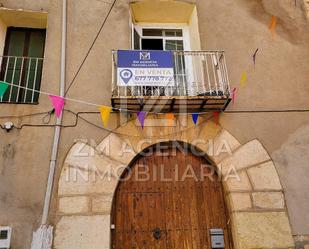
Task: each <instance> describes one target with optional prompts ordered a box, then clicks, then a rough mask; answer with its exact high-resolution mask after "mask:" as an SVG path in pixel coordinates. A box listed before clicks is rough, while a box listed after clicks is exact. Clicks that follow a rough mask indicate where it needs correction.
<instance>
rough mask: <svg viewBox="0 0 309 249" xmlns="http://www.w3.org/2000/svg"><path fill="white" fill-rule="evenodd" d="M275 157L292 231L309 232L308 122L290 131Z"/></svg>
mask: <svg viewBox="0 0 309 249" xmlns="http://www.w3.org/2000/svg"><path fill="white" fill-rule="evenodd" d="M272 157H273V159H274V160H275V161H276V166H277V169H278V172H279V174H280V175H281V181H282V183H283V187H284V189H285V194H286V198H287V200H288V202H289V203H288V204H289V206H290V208H289V214H290V217H291V219H292V221H293V222H292V226H293V230H294V231H295V232H296V233H298V234H301V233H303V234H306V233H308V231H309V222H308V220H309V213H308V210H309V191H308V190H309V181H308V170H309V124H307V125H304V126H302V127H300V128H299V129H297V130H296V131H295V132H294V133H292V134H290V135H289V138H288V139H287V141H286V142H285V143H284V144H283V145H282V146H281V148H280V149H278V150H277V151H275V152H273V153H272ZM292 203H295V205H291V204H292Z"/></svg>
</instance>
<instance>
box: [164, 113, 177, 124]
mask: <svg viewBox="0 0 309 249" xmlns="http://www.w3.org/2000/svg"><path fill="white" fill-rule="evenodd" d="M165 118H166V119H167V120H168V122H167V125H168V126H173V125H174V118H175V115H174V113H166V114H165Z"/></svg>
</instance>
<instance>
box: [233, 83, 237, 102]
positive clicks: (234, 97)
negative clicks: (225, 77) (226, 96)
mask: <svg viewBox="0 0 309 249" xmlns="http://www.w3.org/2000/svg"><path fill="white" fill-rule="evenodd" d="M236 94H237V88H236V87H234V88H233V90H232V103H233V104H234V103H235V100H236V96H237V95H236Z"/></svg>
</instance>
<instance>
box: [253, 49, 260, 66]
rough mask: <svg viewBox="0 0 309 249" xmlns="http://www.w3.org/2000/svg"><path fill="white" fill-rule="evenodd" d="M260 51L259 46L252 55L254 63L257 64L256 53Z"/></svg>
mask: <svg viewBox="0 0 309 249" xmlns="http://www.w3.org/2000/svg"><path fill="white" fill-rule="evenodd" d="M258 52H259V49H258V48H257V49H256V50H255V52H254V54H253V55H252V59H253V63H254V65H255V62H256V55H257V53H258Z"/></svg>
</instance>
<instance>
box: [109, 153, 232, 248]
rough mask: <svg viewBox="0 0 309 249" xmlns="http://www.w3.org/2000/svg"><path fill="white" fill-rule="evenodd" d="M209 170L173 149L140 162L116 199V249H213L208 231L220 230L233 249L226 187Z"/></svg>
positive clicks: (128, 174) (127, 175)
mask: <svg viewBox="0 0 309 249" xmlns="http://www.w3.org/2000/svg"><path fill="white" fill-rule="evenodd" d="M207 165H208V164H207V161H206V160H205V159H204V158H201V157H197V156H194V155H193V154H192V153H184V152H180V151H179V150H177V151H175V150H171V149H170V150H167V151H164V152H163V153H160V152H154V153H153V154H152V155H150V156H145V157H140V158H139V159H138V160H137V161H136V162H135V165H134V166H132V168H131V171H128V172H126V173H125V175H124V176H123V181H122V182H121V183H120V184H119V186H118V188H117V191H116V194H115V197H114V203H113V211H112V224H113V225H114V228H113V229H112V248H114V249H210V248H211V240H210V231H209V230H210V229H211V228H222V229H224V240H225V248H227V249H232V246H231V244H232V243H231V241H230V239H229V238H230V237H231V236H230V234H229V229H228V225H227V224H228V219H227V215H226V209H225V204H224V198H223V191H222V185H221V182H220V181H219V180H218V177H217V175H216V174H214V175H213V176H212V177H213V181H212V180H210V178H209V175H210V174H211V169H209V167H208V166H207ZM207 175H208V176H207ZM203 176H204V177H203Z"/></svg>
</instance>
